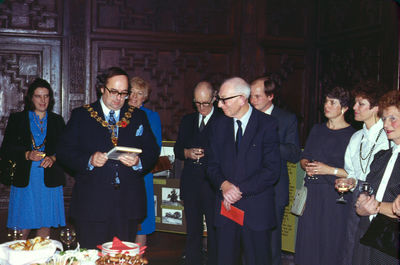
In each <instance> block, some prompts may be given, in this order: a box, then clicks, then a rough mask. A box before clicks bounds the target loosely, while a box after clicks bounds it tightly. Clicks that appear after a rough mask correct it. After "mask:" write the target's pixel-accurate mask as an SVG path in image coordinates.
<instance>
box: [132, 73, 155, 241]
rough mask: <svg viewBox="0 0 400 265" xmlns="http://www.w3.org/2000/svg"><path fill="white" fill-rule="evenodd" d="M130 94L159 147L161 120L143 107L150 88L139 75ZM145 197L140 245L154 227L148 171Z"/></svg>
mask: <svg viewBox="0 0 400 265" xmlns="http://www.w3.org/2000/svg"><path fill="white" fill-rule="evenodd" d="M130 84H131V94H130V96H129V105H131V106H134V107H136V108H140V109H141V110H143V111H144V112H145V113H146V115H147V119H148V120H149V123H150V127H151V130H152V131H153V134H154V136H155V138H156V140H157V144H158V146H160V148H161V141H162V140H161V121H160V116H159V115H158V113H157V112H155V111H152V110H150V109H147V108H145V107H143V103H144V102H146V101H147V100H148V98H149V97H150V93H151V89H150V85H149V83H148V82H146V81H145V80H143V79H142V78H140V77H133V78H132V79H131V81H130ZM144 183H145V187H146V197H147V216H146V218H145V219H144V221H143V222H142V223H141V224H140V227H139V228H138V232H137V236H136V243H138V244H140V245H141V246H144V245H146V235H148V234H151V233H153V232H154V230H155V229H156V221H155V210H154V191H153V174H152V173H149V174H147V175H146V176H145V177H144Z"/></svg>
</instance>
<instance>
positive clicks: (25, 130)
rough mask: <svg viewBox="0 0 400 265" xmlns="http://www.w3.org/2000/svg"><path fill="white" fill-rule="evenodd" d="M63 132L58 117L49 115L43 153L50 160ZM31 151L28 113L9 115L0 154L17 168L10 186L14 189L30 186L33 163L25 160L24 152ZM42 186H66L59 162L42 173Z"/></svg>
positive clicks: (60, 119) (61, 122)
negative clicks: (13, 162) (49, 157)
mask: <svg viewBox="0 0 400 265" xmlns="http://www.w3.org/2000/svg"><path fill="white" fill-rule="evenodd" d="M64 128H65V123H64V120H63V118H62V117H61V116H60V115H58V114H55V113H53V112H48V116H47V135H46V144H45V150H44V152H45V153H46V154H47V155H49V156H51V155H54V154H55V153H56V145H57V140H58V138H59V136H60V134H61V133H62V131H63V130H64ZM31 150H32V141H31V129H30V123H29V112H28V111H22V112H17V113H12V114H11V115H10V117H9V119H8V124H7V128H6V131H5V134H4V139H3V144H2V146H1V151H0V153H1V158H2V159H3V160H13V161H15V162H16V164H17V166H16V172H15V175H14V178H13V183H12V185H14V186H16V187H26V186H28V184H29V176H30V170H31V165H32V161H30V160H29V161H28V160H26V159H25V152H26V151H31ZM44 183H45V185H46V186H47V187H56V186H60V185H64V184H65V175H64V172H63V170H62V169H61V168H60V166H59V165H58V162H55V163H54V164H53V166H52V167H49V168H45V169H44Z"/></svg>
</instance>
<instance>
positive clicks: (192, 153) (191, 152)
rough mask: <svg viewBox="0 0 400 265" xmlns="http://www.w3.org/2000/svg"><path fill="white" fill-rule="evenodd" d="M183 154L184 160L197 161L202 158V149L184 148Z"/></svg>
mask: <svg viewBox="0 0 400 265" xmlns="http://www.w3.org/2000/svg"><path fill="white" fill-rule="evenodd" d="M183 152H184V155H185V157H186V158H188V159H192V160H197V159H200V158H202V157H203V156H204V149H202V148H185V149H183Z"/></svg>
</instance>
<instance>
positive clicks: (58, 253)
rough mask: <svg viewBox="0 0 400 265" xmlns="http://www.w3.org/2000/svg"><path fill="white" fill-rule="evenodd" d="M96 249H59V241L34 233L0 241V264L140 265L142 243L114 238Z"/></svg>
mask: <svg viewBox="0 0 400 265" xmlns="http://www.w3.org/2000/svg"><path fill="white" fill-rule="evenodd" d="M98 248H99V249H98V250H97V249H83V248H80V247H79V244H78V246H77V247H76V249H74V250H66V251H64V250H63V245H62V244H61V242H59V241H56V240H52V239H46V238H42V237H35V238H32V239H28V240H15V241H11V242H6V243H3V244H0V265H27V264H38V265H39V264H40V265H114V264H120V265H128V264H131V265H144V264H148V261H147V259H146V258H144V257H143V254H144V250H145V247H140V246H139V245H138V244H135V243H132V242H126V241H120V240H119V239H118V238H116V237H115V238H114V240H113V241H112V242H106V243H104V244H102V245H99V246H98Z"/></svg>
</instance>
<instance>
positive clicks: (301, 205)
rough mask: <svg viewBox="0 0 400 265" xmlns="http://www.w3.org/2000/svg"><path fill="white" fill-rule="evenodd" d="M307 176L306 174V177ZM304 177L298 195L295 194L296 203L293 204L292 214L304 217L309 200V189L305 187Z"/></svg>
mask: <svg viewBox="0 0 400 265" xmlns="http://www.w3.org/2000/svg"><path fill="white" fill-rule="evenodd" d="M305 176H306V174H305V173H304V177H305ZM304 177H303V185H302V186H301V187H300V188H299V189H296V193H295V194H294V201H293V204H292V209H291V210H290V212H291V213H292V214H294V215H297V216H302V215H303V212H304V209H305V208H306V200H307V187H305V186H304Z"/></svg>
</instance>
